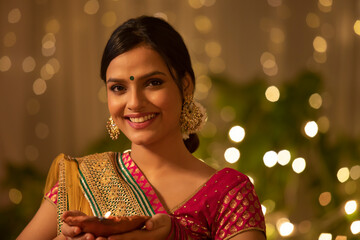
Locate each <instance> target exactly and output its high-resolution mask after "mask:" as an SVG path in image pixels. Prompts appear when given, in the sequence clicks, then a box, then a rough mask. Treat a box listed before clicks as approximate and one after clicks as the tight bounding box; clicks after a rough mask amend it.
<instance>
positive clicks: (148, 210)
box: [115, 153, 155, 216]
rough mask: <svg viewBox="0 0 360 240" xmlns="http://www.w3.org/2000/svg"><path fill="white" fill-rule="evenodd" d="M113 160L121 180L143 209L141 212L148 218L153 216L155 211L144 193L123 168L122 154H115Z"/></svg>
mask: <svg viewBox="0 0 360 240" xmlns="http://www.w3.org/2000/svg"><path fill="white" fill-rule="evenodd" d="M115 159H117V161H116V163H117V170H118V171H119V173H120V174H121V176H122V177H123V179H124V180H125V181H126V182H127V184H128V185H129V186H130V188H131V190H132V192H133V194H134V196H135V197H136V199H137V200H138V203H139V205H140V207H141V208H142V209H143V211H144V212H145V214H146V215H148V216H153V215H155V211H154V209H153V207H152V206H151V203H150V202H149V200H148V199H147V197H146V195H145V193H144V191H143V190H142V189H141V187H140V186H139V185H138V184H137V182H136V180H135V179H134V177H133V176H132V175H131V173H130V172H129V170H128V169H127V167H126V166H125V164H124V162H123V161H122V159H123V153H122V154H118V153H116V157H115Z"/></svg>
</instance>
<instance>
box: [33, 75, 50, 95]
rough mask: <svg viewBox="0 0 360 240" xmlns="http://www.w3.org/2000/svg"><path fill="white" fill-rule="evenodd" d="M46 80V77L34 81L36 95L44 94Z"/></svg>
mask: <svg viewBox="0 0 360 240" xmlns="http://www.w3.org/2000/svg"><path fill="white" fill-rule="evenodd" d="M46 88H47V86H46V82H45V80H44V79H41V78H38V79H36V80H35V81H34V83H33V91H34V93H35V94H36V95H42V94H44V93H45V91H46Z"/></svg>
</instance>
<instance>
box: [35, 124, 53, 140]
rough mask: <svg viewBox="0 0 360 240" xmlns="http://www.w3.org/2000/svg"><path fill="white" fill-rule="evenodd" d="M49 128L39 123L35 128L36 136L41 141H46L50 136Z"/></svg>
mask: <svg viewBox="0 0 360 240" xmlns="http://www.w3.org/2000/svg"><path fill="white" fill-rule="evenodd" d="M49 132H50V129H49V126H48V125H46V124H45V123H37V124H36V127H35V134H36V136H37V137H38V138H40V139H45V138H47V137H48V136H49Z"/></svg>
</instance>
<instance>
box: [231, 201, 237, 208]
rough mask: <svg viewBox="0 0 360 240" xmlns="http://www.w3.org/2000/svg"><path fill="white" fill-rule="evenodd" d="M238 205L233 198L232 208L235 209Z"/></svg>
mask: <svg viewBox="0 0 360 240" xmlns="http://www.w3.org/2000/svg"><path fill="white" fill-rule="evenodd" d="M236 205H237V202H236V201H235V200H234V199H233V200H231V202H230V208H232V209H234V208H235V207H236Z"/></svg>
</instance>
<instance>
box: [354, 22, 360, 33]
mask: <svg viewBox="0 0 360 240" xmlns="http://www.w3.org/2000/svg"><path fill="white" fill-rule="evenodd" d="M354 32H355V33H356V34H357V35H359V36H360V20H356V21H355V23H354Z"/></svg>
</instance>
